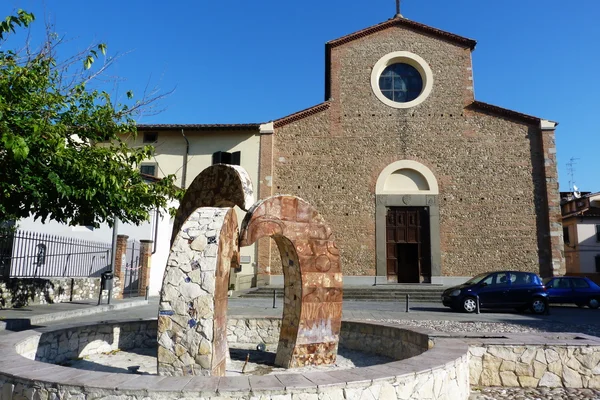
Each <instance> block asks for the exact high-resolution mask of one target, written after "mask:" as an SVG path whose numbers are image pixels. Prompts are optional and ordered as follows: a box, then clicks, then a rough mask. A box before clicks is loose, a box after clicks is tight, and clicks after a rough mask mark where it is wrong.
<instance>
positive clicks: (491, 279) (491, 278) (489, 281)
mask: <svg viewBox="0 0 600 400" xmlns="http://www.w3.org/2000/svg"><path fill="white" fill-rule="evenodd" d="M495 281H496V274H492V275H490V276H488V277H487V278H485V279H484V280H482V281H481V283H485V284H486V285H493V284H494V282H495Z"/></svg>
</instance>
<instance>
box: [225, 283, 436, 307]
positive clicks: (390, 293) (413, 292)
mask: <svg viewBox="0 0 600 400" xmlns="http://www.w3.org/2000/svg"><path fill="white" fill-rule="evenodd" d="M446 288H447V286H442V285H431V284H382V285H377V286H346V287H344V300H355V301H405V300H406V295H407V294H408V295H409V296H410V301H411V302H415V303H440V302H441V296H442V292H443V291H444V290H445V289H446ZM273 291H275V295H276V297H277V298H283V287H282V286H262V287H259V288H253V289H250V290H247V291H243V292H238V296H237V297H241V298H273Z"/></svg>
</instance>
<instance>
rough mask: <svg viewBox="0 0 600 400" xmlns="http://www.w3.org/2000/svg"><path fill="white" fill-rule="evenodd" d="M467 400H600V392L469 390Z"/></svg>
mask: <svg viewBox="0 0 600 400" xmlns="http://www.w3.org/2000/svg"><path fill="white" fill-rule="evenodd" d="M469 400H600V390H591V389H570V388H566V389H565V388H554V389H552V388H538V389H532V388H528V389H522V388H506V387H487V388H471V396H470V397H469Z"/></svg>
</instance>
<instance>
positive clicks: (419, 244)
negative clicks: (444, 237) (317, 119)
mask: <svg viewBox="0 0 600 400" xmlns="http://www.w3.org/2000/svg"><path fill="white" fill-rule="evenodd" d="M438 194H439V189H438V185H437V180H436V179H435V176H434V175H433V173H432V172H431V171H430V170H429V168H427V167H426V166H424V165H423V164H421V163H418V162H416V161H411V160H402V161H396V162H394V163H392V164H390V165H388V166H387V167H386V168H385V169H384V170H383V171H382V172H381V173H380V174H379V178H378V179H377V185H376V189H375V197H376V242H377V243H376V246H377V277H378V281H382V280H383V281H386V282H397V283H425V282H426V283H429V282H431V278H432V276H439V275H440V272H441V266H440V264H441V255H440V234H439V232H440V223H439V206H438Z"/></svg>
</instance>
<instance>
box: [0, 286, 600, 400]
mask: <svg viewBox="0 0 600 400" xmlns="http://www.w3.org/2000/svg"><path fill="white" fill-rule="evenodd" d="M112 303H113V304H111V306H108V305H106V304H103V305H102V306H96V305H95V302H78V303H63V304H55V305H45V306H31V307H27V308H22V309H18V310H0V322H2V323H4V325H3V328H4V330H3V329H2V327H0V335H2V334H6V333H9V332H10V331H11V330H10V329H11V327H16V328H15V329H23V328H24V327H26V326H27V325H28V324H27V323H28V321H31V322H32V325H33V326H32V328H34V329H35V326H36V324H37V325H38V326H52V325H57V326H58V325H62V324H67V323H68V324H72V323H78V324H85V323H97V322H100V321H109V320H131V319H149V318H156V317H157V313H158V298H156V297H153V298H150V299H149V300H148V301H147V302H146V301H144V299H125V300H122V301H116V302H115V301H113V302H112ZM282 311H283V308H282V300H281V299H276V302H275V308H273V300H272V299H247V298H244V299H242V298H235V297H233V298H230V299H229V311H228V314H229V316H231V317H236V316H251V317H281V314H282ZM70 316H71V317H72V318H68V319H65V317H70ZM343 318H344V319H345V320H376V321H386V322H393V323H398V324H404V325H408V326H415V327H423V328H428V329H433V330H436V331H440V332H454V333H456V332H478V333H481V334H483V335H485V334H486V333H495V334H498V333H502V332H507V333H514V332H578V333H585V334H590V335H594V336H599V337H600V310H590V309H587V308H585V309H579V308H576V307H569V306H561V307H552V308H551V310H550V314H549V315H534V314H531V313H529V312H525V313H516V312H511V311H510V310H506V311H503V310H499V311H486V310H484V311H482V313H481V314H464V313H457V312H453V311H451V310H449V309H448V308H446V307H443V306H442V305H441V304H436V303H414V304H410V310H409V312H406V304H405V303H404V302H368V301H367V302H365V301H345V302H344V309H343ZM131 361H134V360H131ZM496 399H519V400H525V399H532V400H533V399H541V400H545V399H552V400H554V399H567V400H571V399H590V400H592V399H593V400H596V399H600V391H593V390H587V389H546V388H538V389H520V388H473V391H472V394H471V400H496Z"/></svg>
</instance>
